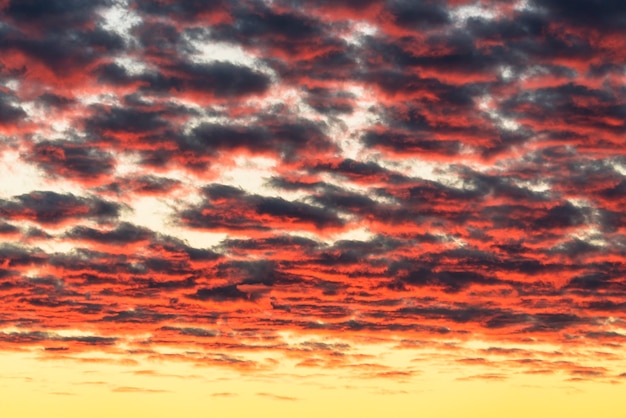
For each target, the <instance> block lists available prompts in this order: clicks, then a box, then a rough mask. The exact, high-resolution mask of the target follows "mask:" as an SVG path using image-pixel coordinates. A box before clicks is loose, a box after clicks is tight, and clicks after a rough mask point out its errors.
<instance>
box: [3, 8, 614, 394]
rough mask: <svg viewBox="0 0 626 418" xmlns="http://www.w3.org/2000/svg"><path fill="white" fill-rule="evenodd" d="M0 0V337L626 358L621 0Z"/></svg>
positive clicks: (305, 357)
mask: <svg viewBox="0 0 626 418" xmlns="http://www.w3.org/2000/svg"><path fill="white" fill-rule="evenodd" d="M0 8H1V10H2V11H1V14H0V39H2V41H0V139H1V143H0V153H1V159H0V164H2V167H3V172H5V173H8V174H7V175H5V177H4V178H3V180H2V187H1V188H0V216H1V217H2V221H1V223H0V236H1V237H2V244H1V245H0V266H1V270H0V297H1V299H2V301H3V307H2V310H1V311H0V322H1V327H2V329H3V330H4V331H2V332H1V333H0V341H1V344H2V348H3V349H21V348H25V347H31V346H32V347H43V348H44V349H45V350H47V353H49V354H50V355H56V356H60V355H66V354H67V355H71V353H73V352H85V351H86V352H89V351H90V350H95V349H97V350H105V351H108V352H110V353H112V354H119V355H127V354H129V353H131V352H135V351H140V352H143V353H148V354H149V355H152V356H154V357H163V356H164V355H163V354H162V353H161V352H160V351H159V350H158V349H157V348H158V347H162V346H167V347H194V348H195V350H197V351H194V353H196V354H193V355H191V354H189V355H187V356H185V355H183V354H177V355H174V354H171V355H170V357H171V358H172V359H177V358H179V359H186V360H190V361H194V362H198V363H208V364H211V365H217V366H223V365H225V366H228V367H236V368H239V369H241V370H246V369H264V368H271V364H269V363H268V364H265V363H259V362H257V361H254V360H251V359H250V358H248V357H246V353H251V352H254V351H255V350H261V349H262V350H268V351H271V352H274V353H277V354H280V355H283V356H287V357H292V358H294V357H295V358H298V359H301V365H302V367H307V366H316V367H317V366H319V367H335V366H336V365H337V364H342V365H346V367H348V366H350V367H355V368H357V367H358V366H359V365H360V364H361V366H362V368H361V370H363V373H364V375H376V376H378V377H381V376H382V377H384V376H389V377H392V378H397V379H402V377H403V376H400V375H393V373H397V372H398V371H391V370H386V369H384V370H378V369H377V370H374V371H372V370H368V369H367V367H365V366H364V365H362V363H361V361H360V360H359V357H358V356H357V355H356V352H355V351H354V349H353V348H352V347H351V345H350V344H351V342H353V341H357V340H358V339H359V338H372V339H373V338H377V339H379V340H380V341H384V342H387V343H393V344H396V345H397V348H398V349H406V348H407V347H417V346H423V345H424V344H426V345H427V346H428V347H432V348H433V349H435V348H436V349H441V350H445V349H446V348H445V347H450V345H448V346H446V345H445V344H453V345H454V344H457V345H459V346H461V345H462V344H463V342H464V341H468V340H472V339H480V340H481V341H487V343H488V345H489V347H486V348H485V349H484V352H481V353H476V352H474V353H473V354H472V355H474V357H471V358H469V357H467V356H465V355H464V353H463V352H462V350H461V352H458V353H456V354H454V355H453V354H452V352H450V355H451V357H452V358H453V359H454V361H456V362H458V364H474V363H481V364H495V363H494V362H498V364H506V365H507V367H508V366H510V367H514V368H521V369H523V370H524V371H526V372H528V373H552V372H554V371H557V370H558V371H565V373H566V374H567V376H568V377H569V378H572V379H596V378H598V379H602V378H607V379H619V378H620V376H621V377H622V378H623V370H622V369H618V367H621V366H619V365H616V366H610V364H613V363H611V360H615V361H618V360H619V358H614V357H611V354H610V353H611V352H613V351H616V350H619V349H620V348H621V347H623V344H624V339H625V338H626V327H625V325H624V321H625V319H626V317H625V315H624V307H625V306H626V305H625V303H626V302H624V300H626V299H625V296H626V281H625V279H624V278H625V277H626V267H625V264H624V260H625V259H626V258H625V256H626V235H625V228H626V217H625V216H624V214H623V211H622V207H623V205H624V204H626V197H625V196H626V177H625V174H626V158H625V153H624V150H625V149H626V148H625V147H624V138H625V134H626V126H625V122H624V121H625V120H626V90H625V88H624V80H625V74H626V72H625V71H626V54H625V53H624V51H626V45H625V41H624V39H626V36H625V35H626V33H625V32H626V31H625V29H624V28H626V6H625V5H624V3H623V2H621V1H617V0H615V1H604V2H601V4H598V3H597V2H592V1H586V0H579V1H576V2H571V1H567V2H566V1H560V0H549V1H548V0H532V1H527V2H495V1H493V2H492V1H484V2H479V3H472V2H469V1H465V0H454V1H453V0H448V1H447V2H442V1H437V2H435V1H426V0H423V1H401V0H389V1H370V2H363V1H359V2H356V1H350V0H335V1H333V2H323V1H322V2H319V1H316V2H312V1H292V0H290V1H287V0H278V1H273V2H262V1H250V2H222V1H210V2H195V1H194V2H175V1H159V2H149V1H143V0H136V1H128V2H124V1H121V0H115V1H114V0H103V1H83V0H74V1H65V0H64V1H61V0H58V1H56V0H55V1H48V2H35V1H15V0H7V1H4V2H0ZM68 330H71V332H70V331H68ZM285 333H289V334H290V335H296V336H320V335H321V336H327V337H328V338H343V339H345V340H346V341H347V342H346V343H345V344H346V345H339V346H330V345H324V346H322V345H315V344H321V343H315V344H313V343H311V344H312V345H306V344H305V343H298V344H297V343H294V342H293V341H292V342H290V341H288V340H286V339H285V338H284V335H285ZM372 341H373V340H372ZM450 341H454V343H450ZM446 342H447V343H446ZM515 344H517V345H519V346H524V347H526V348H523V349H522V348H516V349H515V350H521V351H507V350H513V349H511V348H505V346H510V345H515ZM541 344H552V345H553V346H555V347H560V351H559V354H555V353H550V352H547V351H545V350H544V351H542V349H541V348H539V347H540V346H541ZM128 347H130V348H128ZM533 347H535V348H533ZM583 347H592V348H593V349H594V350H596V351H597V352H603V353H604V357H603V359H602V361H603V362H605V361H606V362H608V363H606V364H605V363H603V365H602V366H599V365H598V364H593V365H585V364H586V363H585V362H586V360H584V358H583V357H582V356H581V355H580V353H581V351H580V350H582V349H583ZM602 350H606V351H602ZM442 352H443V351H442ZM211 353H213V354H211ZM216 353H217V354H216ZM476 356H478V357H476ZM559 356H560V358H559ZM554 357H556V358H554ZM372 362H374V361H373V360H372ZM615 364H617V363H615ZM380 367H383V366H382V365H381V366H380ZM406 373H409V374H410V373H412V372H411V371H407V372H406ZM620 374H621V375H620ZM484 376H486V377H485V379H500V378H504V377H503V376H501V375H500V374H485V375H484ZM135 389H136V388H125V387H121V388H119V390H120V391H130V390H135ZM137 390H139V389H137ZM259 396H271V397H276V395H269V394H265V393H261V394H259ZM281 399H289V398H281Z"/></svg>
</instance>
